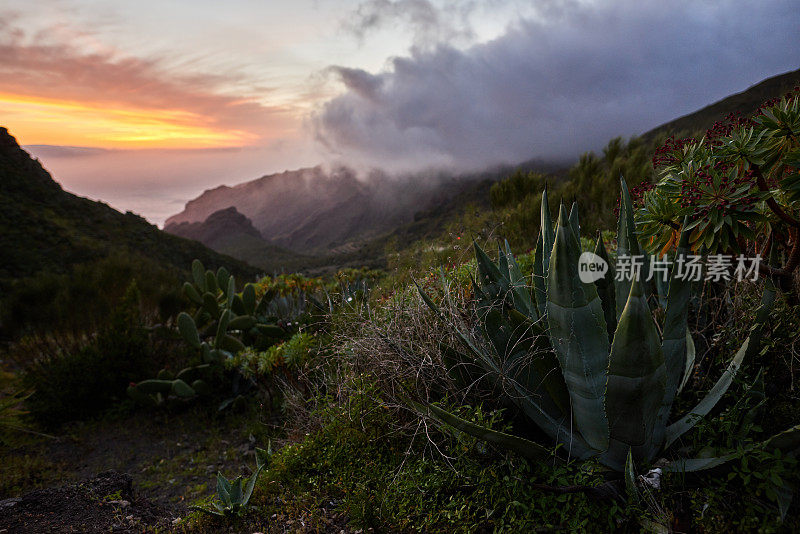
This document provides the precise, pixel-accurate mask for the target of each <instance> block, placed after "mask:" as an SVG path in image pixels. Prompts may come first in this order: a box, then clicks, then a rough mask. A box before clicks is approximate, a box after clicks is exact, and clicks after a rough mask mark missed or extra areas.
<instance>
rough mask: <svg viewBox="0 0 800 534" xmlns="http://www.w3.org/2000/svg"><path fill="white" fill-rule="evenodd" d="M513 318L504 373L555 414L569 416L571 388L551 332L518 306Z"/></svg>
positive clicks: (542, 406) (527, 394) (510, 315)
mask: <svg viewBox="0 0 800 534" xmlns="http://www.w3.org/2000/svg"><path fill="white" fill-rule="evenodd" d="M509 319H510V322H509V323H508V326H509V328H510V333H509V350H508V356H507V357H506V358H505V361H504V362H503V364H504V365H503V374H504V376H506V377H508V378H510V379H511V380H512V381H513V382H512V383H513V385H514V386H515V389H516V390H517V391H522V392H524V396H526V397H531V398H534V399H536V402H537V405H538V406H539V407H541V409H542V411H544V412H546V413H547V414H549V415H550V417H551V418H553V419H554V420H557V421H564V420H566V419H567V418H568V415H569V392H568V391H567V386H566V384H565V382H564V377H563V375H562V374H561V369H560V367H559V365H558V359H557V358H556V355H555V353H554V352H553V351H552V349H551V348H550V343H549V341H548V339H547V336H546V335H545V333H544V332H543V331H542V329H541V328H540V327H539V325H538V324H536V323H534V322H533V321H531V320H530V319H529V318H528V317H526V316H524V315H522V314H521V313H519V312H517V311H516V310H511V312H510V313H509ZM514 395H519V393H515V394H514Z"/></svg>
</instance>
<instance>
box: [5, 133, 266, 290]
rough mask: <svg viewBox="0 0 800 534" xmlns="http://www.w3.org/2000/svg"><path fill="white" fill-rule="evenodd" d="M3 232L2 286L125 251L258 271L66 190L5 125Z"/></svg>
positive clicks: (167, 262) (169, 262)
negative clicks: (21, 146) (15, 280)
mask: <svg viewBox="0 0 800 534" xmlns="http://www.w3.org/2000/svg"><path fill="white" fill-rule="evenodd" d="M0 236H2V246H3V253H2V254H0V285H2V283H4V282H10V281H11V280H14V279H17V278H22V277H25V276H30V275H33V274H36V273H37V272H40V271H52V272H58V273H66V272H69V270H70V268H71V267H72V266H73V265H76V264H80V263H85V262H89V261H93V260H96V259H99V258H103V257H106V256H108V255H110V254H114V253H120V252H121V253H127V254H130V255H132V256H136V255H144V256H147V257H148V258H150V259H152V260H155V261H157V262H159V263H160V264H161V265H163V266H164V267H172V268H177V269H180V270H187V269H188V268H189V266H190V264H191V262H192V260H193V259H194V258H200V259H201V260H202V261H203V262H204V263H206V264H207V265H209V266H220V265H225V266H226V267H227V268H228V269H230V270H231V271H232V272H234V273H236V274H239V275H243V276H248V277H250V276H254V275H257V274H258V272H259V271H260V270H259V269H256V268H254V267H251V266H250V265H247V264H245V263H243V262H242V261H240V260H236V259H234V258H232V257H229V256H224V255H222V254H218V253H217V252H214V251H213V250H211V249H209V248H207V247H205V246H203V245H201V244H200V243H198V242H196V241H191V240H188V239H183V238H180V237H177V236H173V235H170V234H168V233H166V232H163V231H161V230H159V229H158V228H157V227H155V226H153V225H152V224H150V223H148V222H147V221H146V220H145V219H143V218H142V217H140V216H138V215H136V214H134V213H131V212H127V213H124V214H123V213H120V212H118V211H117V210H115V209H113V208H111V207H110V206H108V205H106V204H104V203H102V202H95V201H92V200H89V199H86V198H82V197H79V196H76V195H73V194H72V193H68V192H66V191H64V190H63V189H62V188H61V186H60V185H59V184H58V183H56V182H55V181H54V180H53V178H52V176H50V174H49V173H48V172H47V171H46V170H45V169H44V168H43V167H42V165H41V164H40V163H39V161H38V160H35V159H33V158H31V156H30V155H29V154H28V153H27V152H25V151H24V150H22V149H21V148H20V147H19V145H18V144H17V141H16V139H14V137H12V136H11V135H10V134H9V133H8V130H6V129H5V128H0Z"/></svg>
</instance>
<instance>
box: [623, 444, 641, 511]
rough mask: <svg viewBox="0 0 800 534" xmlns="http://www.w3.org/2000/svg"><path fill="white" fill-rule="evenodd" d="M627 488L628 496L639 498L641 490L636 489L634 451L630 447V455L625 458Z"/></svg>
mask: <svg viewBox="0 0 800 534" xmlns="http://www.w3.org/2000/svg"><path fill="white" fill-rule="evenodd" d="M625 489H626V490H627V492H628V497H629V498H631V499H634V500H637V501H638V500H639V490H638V489H636V472H635V471H634V469H633V451H631V449H630V448H628V456H627V458H626V460H625Z"/></svg>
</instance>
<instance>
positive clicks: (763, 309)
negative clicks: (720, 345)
mask: <svg viewBox="0 0 800 534" xmlns="http://www.w3.org/2000/svg"><path fill="white" fill-rule="evenodd" d="M774 302H775V287H774V286H773V285H772V282H770V280H769V279H767V280H766V281H765V282H764V293H763V294H762V296H761V306H760V307H759V309H758V311H757V312H756V319H755V322H754V324H753V326H752V327H751V328H750V335H749V336H748V337H747V339H745V340H744V343H742V346H741V347H740V348H739V350H738V351H737V352H736V355H734V357H733V359H732V360H731V362H730V364H729V365H728V368H727V369H726V370H725V371H724V372H723V373H722V376H721V377H720V378H719V380H717V383H716V384H714V387H712V388H711V390H710V391H709V392H708V394H707V395H706V396H705V397H704V398H703V399H702V400H701V401H700V402H699V403H697V406H695V407H694V408H693V409H692V410H691V411H690V412H689V413H688V414H687V415H685V416H683V417H682V418H680V419H678V420H677V421H675V422H674V423H673V424H671V425H669V426H668V427H667V429H666V435H665V442H664V448H665V449H666V448H667V447H669V446H670V445H671V444H672V443H674V442H675V440H677V439H678V438H680V437H681V436H682V435H683V434H685V433H686V432H688V431H689V430H691V429H692V427H694V425H695V424H697V422H698V421H699V420H700V419H702V418H703V417H705V416H706V415H707V414H708V412H710V411H711V410H712V409H713V408H714V406H716V404H717V402H719V400H720V399H721V398H722V396H723V395H724V394H725V392H726V391H728V388H729V387H730V385H731V382H733V377H734V376H735V375H736V372H737V371H738V370H739V367H740V366H741V364H742V361H744V359H745V357H747V356H750V357H752V355H753V354H754V353H755V351H756V350H757V349H758V346H759V345H760V344H761V330H762V328H763V326H764V322H765V321H766V320H767V317H768V316H769V312H770V310H772V305H773V303H774Z"/></svg>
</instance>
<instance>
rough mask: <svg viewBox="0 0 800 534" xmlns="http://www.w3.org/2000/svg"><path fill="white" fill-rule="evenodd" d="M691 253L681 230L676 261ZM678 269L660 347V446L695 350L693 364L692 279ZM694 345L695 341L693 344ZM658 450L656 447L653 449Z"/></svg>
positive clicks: (674, 278) (684, 232)
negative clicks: (663, 372)
mask: <svg viewBox="0 0 800 534" xmlns="http://www.w3.org/2000/svg"><path fill="white" fill-rule="evenodd" d="M686 223H688V218H687V219H686V221H684V226H685V225H686ZM688 253H689V231H686V230H684V231H683V232H682V233H681V239H680V242H679V243H678V250H677V253H676V256H675V261H676V264H677V262H679V261H685V259H686V257H687V254H688ZM678 274H679V273H678V269H677V268H675V269H673V271H672V277H671V278H670V281H669V291H668V294H667V304H666V310H665V316H664V329H663V341H662V342H661V350H662V352H663V353H664V363H665V365H666V370H667V382H666V389H665V391H664V398H663V399H662V403H661V409H660V411H659V416H658V417H659V425H658V427H657V428H656V433H657V435H656V436H655V437H656V439H655V446H656V447H658V446H659V445H660V443H661V441H662V439H663V437H664V432H665V429H666V425H667V419H668V418H669V414H670V411H671V410H672V404H673V402H675V396H676V395H677V393H678V388H679V387H680V384H681V377H682V376H684V375H686V368H687V365H688V366H690V367H691V365H692V364H693V362H694V354H692V364H689V363H687V359H688V343H687V336H688V337H689V339H691V336H690V335H689V323H688V314H689V298H690V297H691V292H692V282H691V280H689V279H688V278H687V277H686V276H680V277H679V276H678ZM692 349H694V344H692ZM653 452H654V453H655V451H653Z"/></svg>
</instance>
